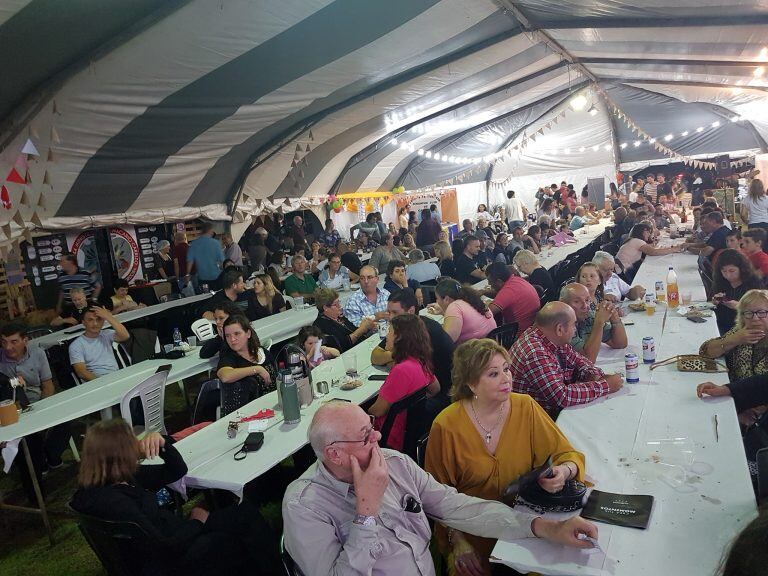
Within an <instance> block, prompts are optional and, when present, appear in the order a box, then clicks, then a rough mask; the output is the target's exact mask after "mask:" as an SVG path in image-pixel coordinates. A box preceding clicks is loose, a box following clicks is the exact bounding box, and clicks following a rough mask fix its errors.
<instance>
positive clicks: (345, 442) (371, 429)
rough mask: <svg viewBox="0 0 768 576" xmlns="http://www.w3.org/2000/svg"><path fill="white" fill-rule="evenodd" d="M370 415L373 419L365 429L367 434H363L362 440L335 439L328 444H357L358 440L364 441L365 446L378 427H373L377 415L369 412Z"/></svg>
mask: <svg viewBox="0 0 768 576" xmlns="http://www.w3.org/2000/svg"><path fill="white" fill-rule="evenodd" d="M368 416H369V418H370V419H371V425H370V426H369V427H368V428H366V429H365V436H363V438H361V439H360V440H334V441H333V442H330V443H329V444H327V446H333V445H334V444H356V443H358V442H362V443H363V446H367V445H368V444H370V442H371V438H372V437H373V433H374V432H375V431H376V428H374V427H373V421H374V419H375V416H373V415H372V414H369V415H368Z"/></svg>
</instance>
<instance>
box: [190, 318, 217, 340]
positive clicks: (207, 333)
mask: <svg viewBox="0 0 768 576" xmlns="http://www.w3.org/2000/svg"><path fill="white" fill-rule="evenodd" d="M192 333H193V334H194V335H195V336H197V339H198V340H199V341H200V342H205V341H206V340H210V339H211V338H216V326H215V325H214V324H212V323H211V321H210V320H206V319H205V318H200V319H199V320H195V321H194V322H192Z"/></svg>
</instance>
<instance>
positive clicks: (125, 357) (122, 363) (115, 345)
mask: <svg viewBox="0 0 768 576" xmlns="http://www.w3.org/2000/svg"><path fill="white" fill-rule="evenodd" d="M112 350H113V352H114V354H115V360H116V361H117V367H118V368H119V369H120V370H122V369H123V368H127V367H128V366H130V365H131V356H130V354H128V352H127V351H126V349H125V348H124V347H123V345H122V344H120V342H114V341H113V342H112Z"/></svg>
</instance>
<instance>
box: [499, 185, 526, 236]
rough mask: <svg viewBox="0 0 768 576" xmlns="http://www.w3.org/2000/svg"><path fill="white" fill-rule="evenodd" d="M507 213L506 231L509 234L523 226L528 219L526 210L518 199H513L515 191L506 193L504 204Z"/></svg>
mask: <svg viewBox="0 0 768 576" xmlns="http://www.w3.org/2000/svg"><path fill="white" fill-rule="evenodd" d="M504 207H505V208H506V213H507V230H509V231H510V232H511V231H512V230H514V229H515V228H517V227H522V226H524V225H525V221H526V220H527V219H528V210H526V208H525V206H523V203H522V202H521V201H520V199H519V198H515V191H514V190H509V191H507V200H506V202H505V203H504Z"/></svg>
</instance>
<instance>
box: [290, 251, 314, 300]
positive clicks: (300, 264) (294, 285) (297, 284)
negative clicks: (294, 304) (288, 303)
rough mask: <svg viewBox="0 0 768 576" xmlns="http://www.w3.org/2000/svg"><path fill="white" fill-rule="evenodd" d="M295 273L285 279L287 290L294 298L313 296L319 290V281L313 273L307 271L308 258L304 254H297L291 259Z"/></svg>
mask: <svg viewBox="0 0 768 576" xmlns="http://www.w3.org/2000/svg"><path fill="white" fill-rule="evenodd" d="M291 267H292V268H293V274H291V275H290V276H288V278H286V279H285V292H286V294H288V295H289V296H293V297H294V298H295V297H297V296H303V297H304V298H312V297H313V296H314V294H315V290H317V282H315V279H314V278H313V277H312V275H311V274H308V273H307V259H306V258H305V257H304V256H303V255H302V254H297V255H296V256H294V257H293V260H291Z"/></svg>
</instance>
